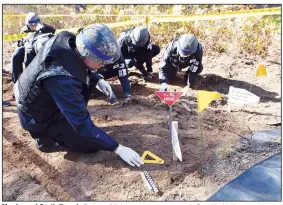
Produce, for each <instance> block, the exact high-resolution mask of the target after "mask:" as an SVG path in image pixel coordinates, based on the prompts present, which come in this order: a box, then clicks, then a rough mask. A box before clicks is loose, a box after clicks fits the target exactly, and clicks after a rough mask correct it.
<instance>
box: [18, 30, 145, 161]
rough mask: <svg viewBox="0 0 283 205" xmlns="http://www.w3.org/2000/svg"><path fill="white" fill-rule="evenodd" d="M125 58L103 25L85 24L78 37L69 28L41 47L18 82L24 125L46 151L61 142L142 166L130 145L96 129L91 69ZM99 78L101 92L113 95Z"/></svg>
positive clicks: (74, 147)
mask: <svg viewBox="0 0 283 205" xmlns="http://www.w3.org/2000/svg"><path fill="white" fill-rule="evenodd" d="M119 57H120V49H119V47H118V45H117V42H116V39H115V37H114V34H113V32H112V31H111V30H110V29H109V28H108V27H106V26H105V25H103V24H94V25H91V26H88V27H86V28H84V29H83V30H82V31H81V32H80V33H79V34H78V36H77V37H76V36H75V35H74V34H72V33H70V32H67V31H64V32H61V33H60V34H58V35H55V36H53V37H52V38H50V40H48V41H47V42H46V43H45V44H44V45H43V46H42V48H41V49H40V50H39V52H38V54H37V55H36V57H35V58H34V59H33V61H32V62H31V63H30V65H29V66H28V67H27V69H25V70H24V72H23V73H22V75H21V76H20V77H19V79H18V81H17V82H16V84H15V85H14V93H15V97H16V103H17V110H18V115H19V118H20V123H21V126H22V127H23V128H24V129H25V130H27V131H29V133H30V134H31V136H32V137H33V138H34V139H35V140H36V143H37V147H38V148H39V149H40V150H41V151H44V152H52V151H56V150H57V147H58V145H60V146H63V147H66V148H67V149H68V150H70V151H74V152H95V151H97V150H99V149H102V150H107V151H113V152H115V153H116V154H118V155H119V156H120V157H121V158H122V159H123V160H124V161H126V162H127V163H128V164H130V165H132V166H140V165H141V164H143V161H142V159H141V158H140V156H139V155H138V154H137V153H136V152H135V151H134V150H132V149H131V148H128V147H125V146H122V145H121V144H119V143H118V142H117V141H116V140H115V139H114V138H112V137H111V136H110V135H108V134H107V133H106V132H104V131H102V130H101V129H99V128H98V127H96V126H95V125H94V124H93V122H92V120H91V116H90V114H89V112H88V111H87V109H86V108H87V103H88V100H89V96H90V93H91V90H90V88H91V87H92V86H91V83H92V80H93V79H92V76H91V70H97V69H98V68H99V67H101V66H102V65H105V64H111V63H113V62H115V61H117V60H118V59H119ZM104 82H105V81H104V80H103V79H99V81H98V84H100V88H101V90H105V91H107V92H108V93H109V94H111V89H108V87H107V83H106V84H105V83H104Z"/></svg>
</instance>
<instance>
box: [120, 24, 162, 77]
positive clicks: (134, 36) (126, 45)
mask: <svg viewBox="0 0 283 205" xmlns="http://www.w3.org/2000/svg"><path fill="white" fill-rule="evenodd" d="M118 45H119V46H120V48H121V52H122V55H123V57H124V58H125V62H126V65H127V67H128V68H132V67H133V66H135V67H136V68H137V69H138V70H139V71H140V72H141V73H142V75H143V76H144V77H145V78H153V77H154V76H153V74H152V58H153V57H154V56H156V55H158V54H159V53H160V47H159V46H158V45H156V44H152V43H151V37H150V34H149V32H148V30H147V28H146V27H143V26H138V27H133V28H131V29H127V30H125V31H123V32H122V33H121V34H120V35H119V38H118ZM144 63H146V67H147V70H145V68H144V65H143V64H144Z"/></svg>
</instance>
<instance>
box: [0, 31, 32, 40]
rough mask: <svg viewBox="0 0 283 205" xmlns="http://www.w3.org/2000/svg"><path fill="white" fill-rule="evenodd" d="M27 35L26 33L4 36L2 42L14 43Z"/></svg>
mask: <svg viewBox="0 0 283 205" xmlns="http://www.w3.org/2000/svg"><path fill="white" fill-rule="evenodd" d="M27 35H28V34H27V33H23V34H10V35H4V36H3V40H4V41H16V40H19V39H22V38H23V37H25V36H27Z"/></svg>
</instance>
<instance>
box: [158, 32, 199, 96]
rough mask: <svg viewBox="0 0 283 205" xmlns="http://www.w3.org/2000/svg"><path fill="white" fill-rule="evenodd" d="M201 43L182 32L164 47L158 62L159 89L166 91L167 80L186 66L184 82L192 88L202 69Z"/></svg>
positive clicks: (192, 36) (191, 35)
mask: <svg viewBox="0 0 283 205" xmlns="http://www.w3.org/2000/svg"><path fill="white" fill-rule="evenodd" d="M202 56H203V50H202V44H201V43H199V42H198V40H197V38H196V37H195V36H194V35H193V34H184V35H182V36H181V37H179V38H177V39H174V40H173V41H171V42H170V43H169V44H168V46H167V47H166V49H165V52H164V54H163V57H162V60H161V62H160V70H159V82H160V83H161V86H160V89H159V90H160V91H167V87H168V85H167V82H168V80H172V79H173V78H174V77H175V76H176V74H177V72H178V71H181V70H182V69H184V68H188V70H187V71H186V73H185V76H184V78H185V84H186V85H187V86H188V87H189V88H194V86H195V84H196V79H197V75H198V74H200V73H201V72H202V70H203V65H202Z"/></svg>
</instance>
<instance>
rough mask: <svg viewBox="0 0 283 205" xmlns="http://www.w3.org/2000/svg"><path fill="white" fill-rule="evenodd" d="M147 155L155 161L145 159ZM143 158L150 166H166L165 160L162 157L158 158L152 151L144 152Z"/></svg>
mask: <svg viewBox="0 0 283 205" xmlns="http://www.w3.org/2000/svg"><path fill="white" fill-rule="evenodd" d="M147 155H148V156H150V157H152V158H153V160H152V159H145V158H146V156H147ZM141 158H142V160H143V162H144V163H148V164H164V160H163V159H161V158H160V157H158V156H156V155H155V154H153V153H152V152H150V151H144V153H143V154H142V157H141Z"/></svg>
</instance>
